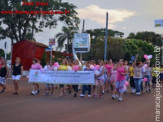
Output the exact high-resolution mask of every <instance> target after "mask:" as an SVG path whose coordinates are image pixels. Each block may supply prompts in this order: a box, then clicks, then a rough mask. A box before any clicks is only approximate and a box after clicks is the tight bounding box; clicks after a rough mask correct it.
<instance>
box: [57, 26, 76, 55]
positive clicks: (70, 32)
mask: <svg viewBox="0 0 163 122" xmlns="http://www.w3.org/2000/svg"><path fill="white" fill-rule="evenodd" d="M77 29H78V28H77V27H73V26H68V27H65V26H63V27H62V31H63V33H58V34H57V35H56V38H57V42H58V47H57V49H60V50H62V48H63V46H64V45H63V44H64V43H65V41H67V44H66V50H67V52H68V53H72V39H73V37H74V33H77Z"/></svg>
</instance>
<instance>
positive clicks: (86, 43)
mask: <svg viewBox="0 0 163 122" xmlns="http://www.w3.org/2000/svg"><path fill="white" fill-rule="evenodd" d="M90 44H91V43H90V34H88V33H76V34H74V41H73V45H74V49H75V52H78V53H86V52H89V51H90Z"/></svg>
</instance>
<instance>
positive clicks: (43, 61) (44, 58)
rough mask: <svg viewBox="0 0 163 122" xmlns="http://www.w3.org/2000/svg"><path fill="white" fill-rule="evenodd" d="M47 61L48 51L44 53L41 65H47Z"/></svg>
mask: <svg viewBox="0 0 163 122" xmlns="http://www.w3.org/2000/svg"><path fill="white" fill-rule="evenodd" d="M46 61H47V55H46V52H44V53H43V56H42V59H41V65H42V66H43V67H44V66H45V65H46Z"/></svg>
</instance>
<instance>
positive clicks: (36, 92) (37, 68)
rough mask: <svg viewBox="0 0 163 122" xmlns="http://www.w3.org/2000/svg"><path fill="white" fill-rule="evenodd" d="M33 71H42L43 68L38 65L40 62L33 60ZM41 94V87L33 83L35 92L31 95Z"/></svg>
mask: <svg viewBox="0 0 163 122" xmlns="http://www.w3.org/2000/svg"><path fill="white" fill-rule="evenodd" d="M31 69H36V70H39V69H42V66H41V65H40V64H39V63H38V60H37V59H35V58H34V59H33V64H32V66H31ZM39 92H40V89H39V85H38V84H37V83H33V90H32V92H31V94H32V95H36V94H38V93H39Z"/></svg>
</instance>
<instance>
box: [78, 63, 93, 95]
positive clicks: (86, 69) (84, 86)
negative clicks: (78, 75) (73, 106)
mask: <svg viewBox="0 0 163 122" xmlns="http://www.w3.org/2000/svg"><path fill="white" fill-rule="evenodd" d="M84 71H93V69H91V68H90V62H89V61H88V62H86V68H85V69H84ZM86 91H88V97H91V85H83V88H82V94H81V95H80V97H85V92H86Z"/></svg>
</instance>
